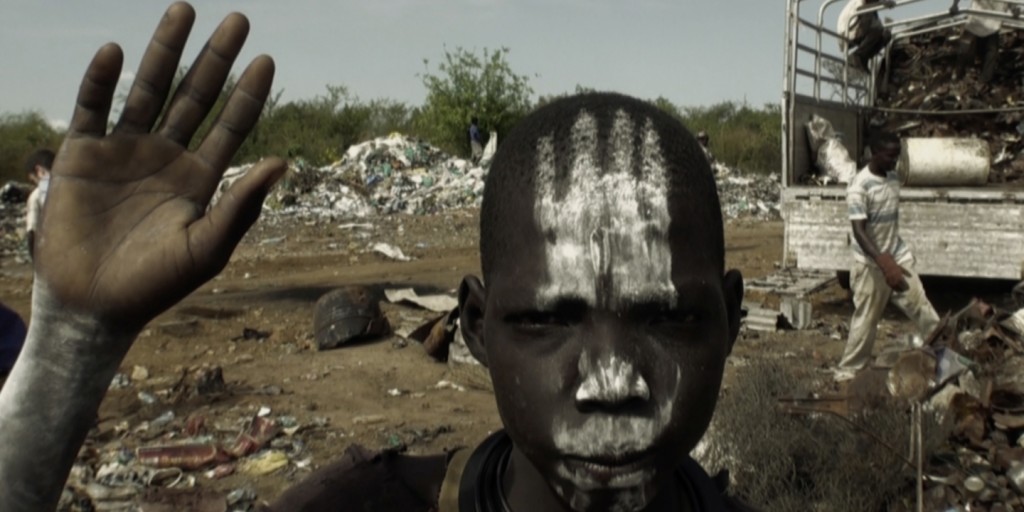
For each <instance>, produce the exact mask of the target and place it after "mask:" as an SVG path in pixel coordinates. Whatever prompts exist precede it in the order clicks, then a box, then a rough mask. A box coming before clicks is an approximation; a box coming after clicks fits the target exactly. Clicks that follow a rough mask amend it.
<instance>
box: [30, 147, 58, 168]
mask: <svg viewBox="0 0 1024 512" xmlns="http://www.w3.org/2000/svg"><path fill="white" fill-rule="evenodd" d="M55 156H56V155H54V153H53V151H50V150H49V149H45V148H43V149H37V150H35V151H33V152H32V154H31V155H29V156H28V158H26V159H25V172H26V173H29V174H31V173H32V172H34V171H35V170H36V166H39V167H42V168H44V169H47V170H49V169H51V168H52V167H53V159H54V157H55Z"/></svg>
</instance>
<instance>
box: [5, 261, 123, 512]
mask: <svg viewBox="0 0 1024 512" xmlns="http://www.w3.org/2000/svg"><path fill="white" fill-rule="evenodd" d="M44 288H45V287H44V286H43V285H42V284H40V282H39V281H38V280H37V282H36V286H35V289H34V292H33V304H32V320H31V323H30V325H29V333H28V338H27V339H26V340H25V346H24V348H23V349H22V353H21V355H20V356H19V357H18V362H17V363H16V364H15V366H14V369H13V370H12V371H11V375H10V377H9V378H8V379H7V382H6V384H5V385H4V388H3V390H2V391H0V437H2V440H0V510H3V511H5V512H37V511H45V510H54V509H55V508H56V505H57V501H58V499H59V498H60V493H61V490H62V489H63V486H64V482H65V480H66V479H67V475H68V472H69V471H70V469H71V466H72V464H73V463H74V460H75V457H76V455H77V454H78V450H79V448H80V447H81V445H82V442H83V441H84V440H85V436H86V434H87V433H88V431H89V429H90V428H91V426H92V423H93V421H94V419H95V417H96V411H97V409H98V408H99V405H100V402H101V401H102V400H103V396H104V394H105V393H106V390H107V388H108V386H109V385H110V381H111V379H112V378H113V376H114V373H115V372H116V371H117V368H118V366H119V365H120V362H121V359H122V358H123V357H124V353H125V352H126V351H127V347H128V346H129V344H130V342H131V340H132V339H134V337H135V334H136V333H134V332H117V330H116V328H111V327H109V326H105V325H103V324H102V323H101V322H98V321H97V320H95V319H94V318H91V317H88V316H85V315H77V314H74V313H73V312H69V311H66V310H61V309H60V308H59V307H57V305H56V304H54V303H53V301H52V300H50V299H49V295H48V294H47V292H46V291H45V289H44ZM100 347H105V348H100ZM109 347H124V350H120V349H118V350H115V351H113V353H112V352H111V350H110V349H109Z"/></svg>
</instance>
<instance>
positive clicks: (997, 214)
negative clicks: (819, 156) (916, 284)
mask: <svg viewBox="0 0 1024 512" xmlns="http://www.w3.org/2000/svg"><path fill="white" fill-rule="evenodd" d="M782 217H783V219H784V220H785V231H784V236H785V247H786V252H785V255H784V259H785V261H784V265H786V266H794V265H795V266H796V267H798V268H802V269H814V270H847V269H849V267H850V265H851V263H852V262H853V257H852V255H851V248H850V244H851V243H853V237H852V233H851V231H850V222H849V220H848V218H847V211H846V190H845V188H841V187H787V188H784V189H783V190H782ZM900 234H901V236H903V238H904V240H906V241H907V243H908V244H910V247H911V250H912V252H913V253H914V256H915V258H916V259H917V263H916V267H915V268H916V270H917V271H918V272H919V273H921V274H925V275H947V276H962V277H988V278H1004V279H1021V278H1022V277H1024V272H1022V263H1024V260H1022V258H1024V190H1021V189H1017V188H1013V189H1007V188H999V187H985V188H964V189H959V188H948V189H947V188H905V189H903V190H901V192H900Z"/></svg>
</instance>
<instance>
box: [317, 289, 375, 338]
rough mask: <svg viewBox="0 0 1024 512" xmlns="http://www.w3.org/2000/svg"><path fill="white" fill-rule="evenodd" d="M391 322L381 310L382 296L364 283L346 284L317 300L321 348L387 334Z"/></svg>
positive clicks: (318, 334)
mask: <svg viewBox="0 0 1024 512" xmlns="http://www.w3.org/2000/svg"><path fill="white" fill-rule="evenodd" d="M390 332H391V324H389V323H388V319H387V317H385V316H384V313H383V312H381V310H380V299H379V298H378V297H377V296H376V294H373V293H371V291H370V290H369V289H368V288H366V287H364V286H346V287H344V288H338V289H336V290H333V291H330V292H328V293H327V294H326V295H324V296H322V297H320V300H318V301H316V307H315V309H314V312H313V336H314V338H315V339H316V345H317V349H319V350H330V349H332V348H337V347H339V346H341V345H344V344H346V343H350V342H353V341H361V340H366V339H372V338H376V337H380V336H384V335H386V334H389V333H390Z"/></svg>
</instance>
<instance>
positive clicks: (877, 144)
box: [868, 132, 900, 154]
mask: <svg viewBox="0 0 1024 512" xmlns="http://www.w3.org/2000/svg"><path fill="white" fill-rule="evenodd" d="M899 146H900V138H899V137H897V136H896V134H894V133H891V132H879V133H876V134H874V135H872V136H871V138H870V139H868V147H869V148H871V153H872V154H874V153H878V152H879V151H882V150H884V149H886V148H891V147H899Z"/></svg>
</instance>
